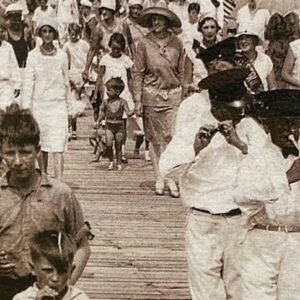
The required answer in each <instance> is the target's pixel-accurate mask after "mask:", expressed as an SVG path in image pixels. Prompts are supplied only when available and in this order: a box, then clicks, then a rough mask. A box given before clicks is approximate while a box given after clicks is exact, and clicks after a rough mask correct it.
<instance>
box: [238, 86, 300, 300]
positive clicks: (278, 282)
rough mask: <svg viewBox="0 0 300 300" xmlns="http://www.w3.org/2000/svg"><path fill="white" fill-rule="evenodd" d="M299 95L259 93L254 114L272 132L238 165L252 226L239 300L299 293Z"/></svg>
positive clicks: (272, 299) (241, 197)
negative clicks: (256, 151)
mask: <svg viewBox="0 0 300 300" xmlns="http://www.w3.org/2000/svg"><path fill="white" fill-rule="evenodd" d="M299 98H300V92H299V91H297V90H296V91H295V90H292V91H286V90H276V91H270V92H263V93H261V94H260V95H259V96H258V99H257V100H258V101H259V105H258V108H257V110H256V114H257V115H258V118H259V120H260V122H261V123H262V124H263V125H264V126H265V128H266V130H267V131H268V132H269V133H270V136H269V137H268V140H267V143H266V145H265V147H264V153H263V155H262V156H259V155H254V156H252V157H251V156H249V157H248V158H247V159H245V160H244V161H243V163H242V164H241V165H240V168H239V170H238V176H237V178H238V182H237V187H238V188H237V189H236V196H235V200H236V202H237V204H238V205H239V206H240V208H241V210H242V211H243V213H244V214H245V216H246V217H247V223H246V225H247V228H248V232H247V234H246V236H245V239H244V241H243V243H242V250H241V276H242V280H241V294H240V298H239V299H241V300H253V299H263V300H287V299H298V298H299V295H300V287H299V283H298V279H299V276H300V265H299V262H298V257H299V255H300V221H299V220H300V204H299V197H300V183H299V179H300V159H299V129H300V105H299ZM284 157H285V158H284ZM249 178H251V180H249Z"/></svg>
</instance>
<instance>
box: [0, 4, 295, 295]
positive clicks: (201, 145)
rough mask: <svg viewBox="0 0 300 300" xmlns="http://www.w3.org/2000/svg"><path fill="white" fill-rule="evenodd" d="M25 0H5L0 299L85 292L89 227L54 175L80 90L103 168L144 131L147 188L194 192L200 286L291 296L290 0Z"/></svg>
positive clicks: (194, 267) (190, 228)
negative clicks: (285, 3) (149, 167)
mask: <svg viewBox="0 0 300 300" xmlns="http://www.w3.org/2000/svg"><path fill="white" fill-rule="evenodd" d="M233 3H234V2H233ZM27 4H28V3H27ZM27 4H26V2H25V1H21V0H18V1H17V2H14V3H4V2H2V3H1V10H0V13H1V14H0V15H1V17H0V54H1V61H0V153H1V162H0V164H1V165H0V171H1V172H0V175H1V183H0V184H1V185H0V192H1V201H0V244H1V247H0V299H5V300H10V299H16V300H18V299H44V298H45V299H46V298H47V297H48V298H49V297H50V298H51V297H52V298H53V299H87V296H86V295H85V294H84V293H83V292H81V291H79V290H78V289H76V288H74V287H73V285H74V284H75V283H76V281H77V280H78V279H79V278H80V276H81V274H82V272H83V270H84V267H85V265H86V264H87V261H88V259H89V256H90V247H89V243H88V238H89V237H90V231H89V230H90V227H89V226H87V224H86V223H85V222H84V217H83V213H82V210H81V207H80V204H79V203H78V201H77V200H76V198H75V196H74V194H73V193H72V192H71V190H70V189H69V188H68V187H67V185H65V184H64V183H63V173H64V153H65V151H66V150H67V146H68V143H69V142H70V141H71V140H72V139H76V138H77V117H78V116H79V115H80V114H82V113H83V112H84V110H85V106H86V103H87V102H90V105H91V107H92V108H93V117H92V118H91V124H92V127H93V132H91V135H92V137H93V139H94V140H95V141H97V143H96V146H97V147H100V146H101V147H100V148H101V149H100V153H99V157H101V156H103V157H104V158H105V157H106V158H108V160H109V164H108V170H114V169H115V163H114V161H115V158H116V169H117V170H118V171H121V170H122V168H123V167H122V165H123V164H124V163H128V160H127V158H126V152H125V146H126V142H127V137H128V138H133V139H134V141H135V147H134V155H135V157H136V158H137V157H139V155H140V148H141V145H142V143H143V142H145V160H151V161H152V164H153V168H154V171H155V193H156V195H158V196H161V195H164V194H165V185H166V187H167V189H168V192H169V194H170V196H171V197H174V198H178V197H181V198H182V200H183V203H184V204H185V205H186V206H187V207H188V216H187V222H186V229H185V230H186V251H187V257H188V274H189V287H190V292H191V295H192V298H193V299H196V300H208V299H215V300H218V299H220V300H222V299H237V300H253V299H263V300H288V299H293V300H294V299H297V297H298V295H299V294H300V291H299V287H298V285H297V278H298V275H300V266H299V264H298V263H297V256H296V255H295V254H297V253H298V251H299V249H300V247H299V246H300V223H299V214H300V206H299V205H298V203H297V201H298V197H299V196H300V194H299V191H300V190H299V183H298V181H299V179H300V160H299V151H300V145H299V143H298V141H299V135H300V134H299V132H300V131H299V130H300V22H299V9H297V8H298V7H297V5H296V4H297V3H296V1H292V0H291V1H290V2H289V6H290V8H291V11H288V12H287V13H286V11H284V12H283V13H280V12H279V11H275V10H271V9H270V8H268V7H267V6H264V5H263V4H264V1H263V0H260V1H259V0H248V1H246V3H245V5H244V6H242V7H241V8H239V9H238V10H237V12H236V13H234V10H232V11H231V15H230V16H229V17H228V15H226V13H225V12H226V5H228V4H226V1H224V0H223V1H218V0H189V1H186V0H175V1H164V0H144V1H143V0H128V1H125V0H124V1H116V0H101V1H97V0H95V1H90V0H80V2H78V1H75V0H57V1H53V0H40V2H39V3H38V6H37V7H36V8H35V9H33V8H32V7H33V6H34V5H33V4H32V3H30V4H31V5H27ZM273 8H275V7H273ZM114 150H115V151H114ZM114 152H115V153H114ZM49 153H51V154H52V157H53V166H54V177H55V179H51V178H49V177H48V175H47V173H48V156H49ZM129 163H130V161H129ZM37 166H38V169H36V167H37ZM48 298H47V299H48ZM52 298H51V299H52Z"/></svg>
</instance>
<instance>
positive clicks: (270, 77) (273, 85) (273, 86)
mask: <svg viewBox="0 0 300 300" xmlns="http://www.w3.org/2000/svg"><path fill="white" fill-rule="evenodd" d="M267 82H268V88H269V90H276V88H277V83H276V78H275V74H274V71H273V70H272V72H271V73H270V74H269V75H268V76H267Z"/></svg>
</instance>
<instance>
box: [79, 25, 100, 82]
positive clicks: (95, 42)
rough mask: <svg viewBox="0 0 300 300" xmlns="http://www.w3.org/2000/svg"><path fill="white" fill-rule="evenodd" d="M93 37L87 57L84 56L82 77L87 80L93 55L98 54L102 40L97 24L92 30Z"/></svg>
mask: <svg viewBox="0 0 300 300" xmlns="http://www.w3.org/2000/svg"><path fill="white" fill-rule="evenodd" d="M92 34H93V38H92V42H91V47H90V49H89V52H88V54H87V58H86V65H85V69H84V71H83V74H82V75H83V78H84V79H85V80H88V74H89V69H90V67H91V64H92V61H93V58H94V56H95V55H97V54H98V52H99V49H100V43H101V40H102V30H101V27H100V25H98V26H97V27H96V28H95V30H94V31H93V33H92Z"/></svg>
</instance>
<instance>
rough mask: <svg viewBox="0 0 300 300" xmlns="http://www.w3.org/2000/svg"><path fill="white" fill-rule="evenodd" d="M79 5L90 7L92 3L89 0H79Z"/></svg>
mask: <svg viewBox="0 0 300 300" xmlns="http://www.w3.org/2000/svg"><path fill="white" fill-rule="evenodd" d="M80 5H82V6H86V7H90V8H92V7H93V3H92V2H91V1H89V0H80Z"/></svg>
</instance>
